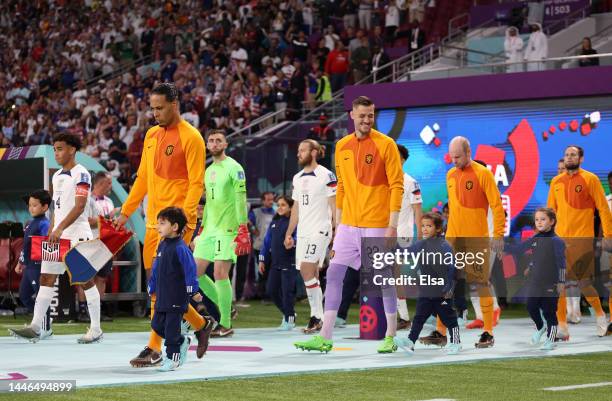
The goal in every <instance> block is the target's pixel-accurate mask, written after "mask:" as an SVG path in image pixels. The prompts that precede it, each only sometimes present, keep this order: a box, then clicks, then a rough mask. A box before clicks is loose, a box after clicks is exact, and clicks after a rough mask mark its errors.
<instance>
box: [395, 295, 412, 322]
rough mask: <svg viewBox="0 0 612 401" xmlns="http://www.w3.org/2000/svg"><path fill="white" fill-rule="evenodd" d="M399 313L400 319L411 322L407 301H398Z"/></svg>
mask: <svg viewBox="0 0 612 401" xmlns="http://www.w3.org/2000/svg"><path fill="white" fill-rule="evenodd" d="M397 313H398V314H399V317H400V319H402V320H406V321H408V320H410V315H409V314H408V305H407V304H406V300H405V299H401V298H398V299H397Z"/></svg>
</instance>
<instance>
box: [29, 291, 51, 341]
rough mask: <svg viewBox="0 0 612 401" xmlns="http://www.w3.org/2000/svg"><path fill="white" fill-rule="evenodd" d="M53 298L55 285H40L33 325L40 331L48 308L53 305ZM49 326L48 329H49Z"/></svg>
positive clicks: (35, 329)
mask: <svg viewBox="0 0 612 401" xmlns="http://www.w3.org/2000/svg"><path fill="white" fill-rule="evenodd" d="M52 299H53V287H45V286H42V285H41V286H40V288H39V289H38V295H36V303H35V304H34V316H33V317H32V323H31V326H32V328H33V329H34V331H38V332H40V328H41V327H42V326H43V321H44V320H45V318H46V317H47V309H49V305H51V300H52ZM49 329H50V327H49V328H47V330H49Z"/></svg>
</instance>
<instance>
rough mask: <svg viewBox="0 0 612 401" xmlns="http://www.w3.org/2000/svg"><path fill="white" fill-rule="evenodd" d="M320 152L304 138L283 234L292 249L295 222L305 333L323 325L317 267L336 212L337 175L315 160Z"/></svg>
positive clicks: (297, 264)
mask: <svg viewBox="0 0 612 401" xmlns="http://www.w3.org/2000/svg"><path fill="white" fill-rule="evenodd" d="M320 154H321V146H320V145H319V143H318V142H317V141H315V140H313V139H305V140H303V141H302V142H301V143H300V146H299V147H298V153H297V158H298V163H299V164H300V166H301V167H303V169H302V171H300V172H299V173H297V174H296V175H295V176H294V177H293V193H292V195H291V197H292V198H293V200H294V201H295V202H294V204H293V207H292V208H291V218H290V220H289V227H288V228H287V233H286V235H285V247H286V248H287V249H291V248H292V247H294V246H296V243H295V241H294V240H293V235H292V234H293V232H294V231H295V228H296V226H297V249H296V254H295V258H296V261H295V262H296V263H295V265H296V266H297V268H298V269H299V270H300V274H301V275H302V278H303V279H304V284H305V285H306V294H307V295H308V303H309V304H310V320H309V322H308V326H307V327H306V328H305V329H303V332H304V333H306V334H310V333H315V332H317V331H319V330H321V327H323V292H322V291H321V286H320V283H319V268H320V267H321V266H323V261H324V260H325V255H326V253H327V248H328V247H329V243H330V241H331V238H332V227H334V226H335V222H334V218H335V214H336V185H337V180H336V176H335V175H334V173H332V172H331V171H329V170H328V169H327V168H325V167H323V166H322V165H320V164H318V163H317V158H318V157H319V155H320Z"/></svg>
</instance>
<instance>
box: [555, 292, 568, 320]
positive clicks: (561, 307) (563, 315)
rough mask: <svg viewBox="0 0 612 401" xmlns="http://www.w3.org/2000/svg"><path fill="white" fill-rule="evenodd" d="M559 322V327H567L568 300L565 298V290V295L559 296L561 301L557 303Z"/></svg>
mask: <svg viewBox="0 0 612 401" xmlns="http://www.w3.org/2000/svg"><path fill="white" fill-rule="evenodd" d="M557 320H558V321H559V326H562V327H567V298H566V297H565V290H564V291H563V294H560V295H559V301H558V302H557Z"/></svg>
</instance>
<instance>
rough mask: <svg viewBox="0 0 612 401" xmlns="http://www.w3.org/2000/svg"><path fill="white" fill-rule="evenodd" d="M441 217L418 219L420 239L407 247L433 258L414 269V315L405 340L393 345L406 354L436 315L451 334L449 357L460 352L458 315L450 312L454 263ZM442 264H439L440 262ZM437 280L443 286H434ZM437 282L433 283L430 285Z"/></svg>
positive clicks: (428, 215)
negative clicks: (417, 288) (416, 288)
mask: <svg viewBox="0 0 612 401" xmlns="http://www.w3.org/2000/svg"><path fill="white" fill-rule="evenodd" d="M442 224H443V221H442V216H440V214H439V213H425V214H424V215H423V217H422V218H421V231H422V232H423V240H421V241H418V242H416V243H415V244H414V245H411V246H410V247H408V251H409V252H412V253H422V255H440V257H438V256H434V257H433V259H432V260H431V261H422V262H420V263H419V265H418V266H417V269H418V275H417V277H416V284H417V285H419V297H418V298H417V305H416V314H415V317H414V320H413V322H412V326H411V327H410V334H408V338H400V337H399V336H396V337H395V339H394V342H395V344H396V345H397V346H399V347H401V348H403V349H404V350H406V351H408V352H409V353H412V352H414V344H415V342H416V340H417V339H418V338H419V334H420V333H421V330H422V329H423V325H424V324H425V322H426V321H427V319H428V318H429V316H431V315H432V314H433V315H437V316H439V317H440V320H442V323H444V325H445V326H446V327H447V328H448V331H449V333H450V340H451V342H450V344H449V345H448V346H447V350H448V353H449V354H456V353H458V352H459V351H460V350H461V340H460V337H459V325H458V324H457V314H456V312H455V310H454V309H453V289H454V286H455V279H456V269H455V265H454V263H453V260H454V259H453V258H452V256H450V258H449V255H452V248H451V246H450V245H449V243H448V242H446V240H445V239H444V238H443V237H442ZM440 262H442V263H440ZM440 281H442V282H443V284H437V283H439V282H440ZM430 283H436V284H430Z"/></svg>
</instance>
